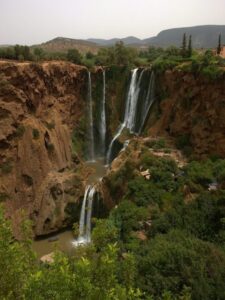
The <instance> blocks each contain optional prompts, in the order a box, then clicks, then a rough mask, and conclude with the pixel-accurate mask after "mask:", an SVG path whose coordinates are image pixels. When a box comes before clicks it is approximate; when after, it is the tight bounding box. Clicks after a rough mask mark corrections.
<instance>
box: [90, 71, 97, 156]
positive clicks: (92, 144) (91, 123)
mask: <svg viewBox="0 0 225 300" xmlns="http://www.w3.org/2000/svg"><path fill="white" fill-rule="evenodd" d="M88 111H89V139H90V143H89V148H90V151H89V160H91V161H94V159H95V149H94V124H93V108H92V84H91V72H88Z"/></svg>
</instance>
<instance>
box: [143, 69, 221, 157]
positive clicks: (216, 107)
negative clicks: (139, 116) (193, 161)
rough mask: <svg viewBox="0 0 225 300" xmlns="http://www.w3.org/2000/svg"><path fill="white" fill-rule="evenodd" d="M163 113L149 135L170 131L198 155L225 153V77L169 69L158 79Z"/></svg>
mask: <svg viewBox="0 0 225 300" xmlns="http://www.w3.org/2000/svg"><path fill="white" fill-rule="evenodd" d="M158 92H159V93H160V94H161V98H163V99H162V100H161V103H160V108H161V114H160V116H159V118H158V121H157V122H156V123H155V124H154V126H153V127H151V128H150V129H149V130H148V134H149V135H160V134H165V133H168V134H169V135H171V136H172V137H174V138H175V140H176V141H177V142H178V144H179V141H181V142H183V144H184V146H188V147H190V148H191V151H192V153H193V154H194V156H196V157H204V156H206V155H219V156H221V157H225V80H224V79H220V80H217V81H210V80H208V79H207V78H205V77H202V76H198V77H195V76H194V75H193V74H190V73H184V72H181V71H167V72H166V73H165V74H164V75H162V76H161V77H160V79H159V81H158Z"/></svg>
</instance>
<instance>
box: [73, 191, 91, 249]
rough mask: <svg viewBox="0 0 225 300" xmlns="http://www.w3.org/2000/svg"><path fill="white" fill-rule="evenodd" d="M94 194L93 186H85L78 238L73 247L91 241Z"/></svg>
mask: <svg viewBox="0 0 225 300" xmlns="http://www.w3.org/2000/svg"><path fill="white" fill-rule="evenodd" d="M95 192H96V191H95V187H94V186H91V185H87V186H86V189H85V194H84V198H83V202H82V207H81V214H80V221H79V236H78V239H77V240H75V241H73V245H74V246H78V245H83V244H87V243H90V241H91V215H92V205H93V200H94V195H95Z"/></svg>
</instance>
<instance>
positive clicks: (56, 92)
mask: <svg viewBox="0 0 225 300" xmlns="http://www.w3.org/2000/svg"><path fill="white" fill-rule="evenodd" d="M86 84H87V70H86V68H85V67H80V66H76V65H73V64H70V63H66V62H48V63H41V64H34V63H26V62H24V63H12V62H0V116H1V118H0V200H1V202H2V203H3V205H4V206H5V208H6V214H7V215H8V216H10V218H11V219H12V222H13V228H14V232H15V235H16V236H18V235H19V228H18V225H19V224H20V221H21V210H24V213H25V215H28V216H29V217H30V218H31V219H32V221H33V228H34V233H35V234H36V235H41V234H46V233H50V232H52V231H55V230H57V229H59V228H62V227H63V226H66V225H67V222H68V219H69V218H70V210H72V211H74V207H73V204H74V203H78V202H79V201H78V200H79V199H80V197H82V195H83V191H84V182H85V171H83V173H82V162H81V161H80V159H79V157H78V156H77V155H76V153H73V155H72V147H71V133H72V131H73V130H74V128H76V125H77V124H78V123H79V122H80V118H81V117H82V115H83V114H84V111H85V106H86V104H85V97H86V94H85V93H86V90H87V88H86ZM78 171H79V172H78ZM82 174H83V175H82ZM76 210H77V214H78V215H79V209H78V208H77V209H76Z"/></svg>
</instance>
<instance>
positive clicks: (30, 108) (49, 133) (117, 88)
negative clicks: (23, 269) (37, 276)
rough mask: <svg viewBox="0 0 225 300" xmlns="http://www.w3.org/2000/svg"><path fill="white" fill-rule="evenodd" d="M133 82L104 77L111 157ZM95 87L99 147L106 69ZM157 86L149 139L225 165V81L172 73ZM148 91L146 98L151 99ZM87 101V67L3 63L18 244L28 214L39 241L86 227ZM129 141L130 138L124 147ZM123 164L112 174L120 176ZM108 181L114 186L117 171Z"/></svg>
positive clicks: (2, 172)
mask: <svg viewBox="0 0 225 300" xmlns="http://www.w3.org/2000/svg"><path fill="white" fill-rule="evenodd" d="M139 73H141V70H139ZM146 74H147V73H146ZM130 78H131V76H130V70H129V69H128V68H125V67H112V68H110V69H106V71H105V80H106V82H105V83H106V86H105V93H106V95H105V105H106V149H105V150H107V147H108V146H109V143H110V141H111V140H112V138H113V136H114V134H115V133H116V131H117V130H118V126H119V125H120V124H121V123H122V122H123V116H124V110H125V99H126V97H127V92H128V85H129V82H130ZM91 80H92V101H93V102H92V103H93V123H94V139H95V140H96V141H98V140H99V136H100V130H99V128H100V125H101V124H100V123H99V115H100V108H101V106H102V91H103V82H104V81H103V71H102V68H101V67H99V68H96V69H94V70H92V71H91ZM155 81H156V101H155V103H154V105H153V107H152V108H151V111H150V114H149V118H148V122H146V126H145V130H144V133H145V134H144V135H145V136H158V135H160V136H163V135H166V136H170V137H172V138H173V139H174V141H175V142H176V140H177V139H179V138H180V137H183V136H185V137H186V140H188V143H189V146H190V147H191V149H192V151H193V153H194V155H196V156H198V157H202V156H205V155H208V154H210V155H211V154H213V155H220V156H222V157H224V156H225V123H224V120H225V119H224V117H225V106H224V104H225V81H224V80H221V81H218V82H216V83H214V82H210V81H208V80H206V79H205V78H200V77H199V78H196V77H194V76H193V75H191V74H186V73H182V72H178V71H167V72H166V73H165V74H163V75H160V76H156V78H155ZM148 84H149V80H146V81H143V85H144V86H145V85H146V87H145V90H147V86H148ZM142 91H144V89H143V88H141V92H140V98H143V97H144V95H145V93H143V95H142ZM87 101H88V72H87V69H86V68H85V67H81V66H76V65H73V64H71V63H66V62H45V63H41V64H34V63H12V62H10V63H9V62H0V117H1V118H0V128H1V130H0V201H1V202H2V203H3V205H4V206H5V208H6V214H7V216H8V217H10V218H11V219H12V222H13V226H14V234H15V236H16V237H19V224H20V222H21V210H24V211H25V214H26V215H27V216H28V217H29V218H30V219H31V220H32V221H33V229H34V234H35V235H36V236H39V235H44V234H48V233H51V232H56V231H58V230H59V229H61V228H63V227H65V226H67V225H68V224H70V223H71V221H73V220H76V221H78V220H79V214H80V208H81V202H82V201H81V200H82V198H83V195H84V191H85V186H86V184H87V181H88V174H89V173H90V172H91V171H90V169H89V168H88V167H87V166H86V165H85V164H84V163H83V162H84V160H85V159H86V158H87V156H86V154H87V149H88V147H87V144H88V134H87V126H88V124H87V123H88V121H87V115H88V114H87V108H88V105H87V103H88V102H87ZM138 109H139V108H138ZM128 136H129V134H128ZM126 138H127V137H126V132H125V135H124V137H123V136H122V137H121V141H122V143H123V141H124V139H126ZM129 138H131V136H129ZM72 141H73V142H72ZM137 141H140V142H141V141H142V138H141V137H139V138H138V139H137ZM121 145H122V144H121ZM94 150H95V153H96V155H97V156H98V155H103V153H102V151H101V150H102V149H101V147H100V143H98V142H97V143H96V144H95V149H94ZM105 154H106V151H105ZM137 154H138V152H137ZM123 157H124V155H120V156H119V160H120V159H121V158H122V159H123ZM117 162H118V160H117ZM117 162H116V161H115V162H114V163H113V164H112V170H113V169H115V168H117V167H118V168H120V167H119V165H120V164H119V165H118V163H117ZM117 165H118V166H117ZM104 180H106V181H105V182H107V180H110V171H109V173H108V175H106V177H105V178H104ZM104 180H103V182H104ZM102 189H104V191H103V195H104V202H105V203H106V206H107V207H108V209H110V208H111V207H113V206H114V205H115V204H116V200H115V199H112V198H111V197H110V193H111V191H110V189H108V185H107V184H106V185H105V184H103V185H102ZM100 190H101V187H100ZM107 195H108V196H107ZM71 218H72V219H73V220H72V219H71Z"/></svg>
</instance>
